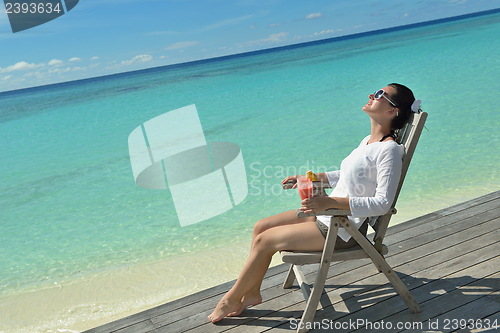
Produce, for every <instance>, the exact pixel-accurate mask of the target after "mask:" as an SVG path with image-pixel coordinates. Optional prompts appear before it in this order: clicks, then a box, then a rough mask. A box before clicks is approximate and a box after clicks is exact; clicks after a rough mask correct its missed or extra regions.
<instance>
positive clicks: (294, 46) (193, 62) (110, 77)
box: [0, 8, 500, 97]
mask: <svg viewBox="0 0 500 333" xmlns="http://www.w3.org/2000/svg"><path fill="white" fill-rule="evenodd" d="M495 13H500V8H495V9H488V10H484V11H480V12H474V13H469V14H462V15H457V16H451V17H446V18H440V19H434V20H430V21H424V22H418V23H410V24H405V25H400V26H395V27H390V28H382V29H376V30H371V31H365V32H358V33H354V34H349V35H342V36H336V37H330V38H325V39H319V40H314V41H308V42H302V43H295V44H288V45H282V46H277V47H271V48H264V49H260V50H254V51H248V52H242V53H235V54H230V55H224V56H217V57H213V58H208V59H198V60H191V61H186V62H180V63H174V64H169V65H162V66H156V67H149V68H143V69H136V70H132V71H127V72H120V73H114V74H106V75H101V76H94V77H89V78H83V79H76V80H70V81H63V82H57V83H49V84H44V85H40V86H33V87H26V88H20V89H14V90H5V91H0V97H2V95H8V94H12V93H14V94H17V93H24V92H28V91H30V90H39V89H40V90H43V89H50V88H52V87H54V86H59V85H71V84H77V83H82V82H85V81H94V80H97V79H101V80H102V79H104V80H113V79H117V78H119V77H126V76H134V75H143V74H149V73H154V72H160V71H165V70H169V69H175V68H180V67H191V66H196V65H201V64H205V63H211V62H219V61H226V60H231V59H236V58H245V57H250V56H254V55H258V54H266V53H273V52H279V51H283V50H293V49H298V48H303V47H308V46H312V45H320V44H328V43H333V42H338V41H342V40H350V39H357V38H363V37H367V36H374V35H380V34H384V33H388V32H393V31H403V30H409V29H415V28H420V27H424V26H431V25H436V24H441V23H446V22H454V21H460V20H464V19H468V18H473V17H478V16H486V15H491V14H495Z"/></svg>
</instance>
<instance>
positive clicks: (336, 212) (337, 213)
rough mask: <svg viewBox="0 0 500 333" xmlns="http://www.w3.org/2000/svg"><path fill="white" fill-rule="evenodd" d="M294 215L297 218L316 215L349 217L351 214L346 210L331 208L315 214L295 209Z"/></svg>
mask: <svg viewBox="0 0 500 333" xmlns="http://www.w3.org/2000/svg"><path fill="white" fill-rule="evenodd" d="M296 214H297V217H308V216H316V215H327V216H349V215H351V212H350V211H348V210H343V209H335V208H331V209H327V210H323V211H321V212H316V213H304V212H303V211H301V210H300V209H297V210H296Z"/></svg>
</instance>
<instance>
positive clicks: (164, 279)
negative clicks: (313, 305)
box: [0, 186, 498, 333]
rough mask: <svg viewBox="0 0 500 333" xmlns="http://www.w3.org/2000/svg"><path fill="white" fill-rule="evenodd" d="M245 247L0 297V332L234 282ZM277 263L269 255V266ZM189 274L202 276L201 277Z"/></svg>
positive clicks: (444, 202)
mask: <svg viewBox="0 0 500 333" xmlns="http://www.w3.org/2000/svg"><path fill="white" fill-rule="evenodd" d="M491 187H492V188H488V189H486V188H476V189H474V190H466V191H454V192H453V193H450V194H449V195H447V196H445V197H442V198H440V200H439V201H434V202H431V201H429V200H427V201H428V202H425V201H424V202H421V204H420V205H419V206H420V207H425V209H421V210H420V211H418V212H417V209H414V207H415V205H414V203H412V202H408V201H407V202H401V203H400V204H399V205H396V207H397V208H398V210H399V212H398V214H396V215H395V216H394V218H393V219H392V221H391V224H390V226H394V225H397V224H399V223H402V222H406V221H409V220H411V219H414V218H417V217H419V216H423V215H426V214H428V213H431V212H434V211H437V210H440V209H443V208H446V207H450V206H453V205H456V204H459V203H461V202H464V201H468V200H470V199H473V198H477V197H480V196H482V195H485V194H488V193H491V192H493V191H496V190H498V186H497V189H496V190H495V189H493V187H494V186H491ZM465 194H466V195H465ZM412 208H413V209H412ZM249 247H250V240H247V241H242V242H239V243H236V244H232V245H230V246H227V247H219V248H215V249H210V250H206V251H203V252H200V253H194V254H188V255H185V256H181V257H176V258H167V259H162V260H158V261H155V262H150V263H143V264H136V265H129V266H122V267H118V268H114V269H109V270H106V271H102V272H98V273H96V272H91V273H89V274H85V275H84V276H80V277H76V278H72V279H70V280H67V281H63V282H61V283H60V284H58V285H57V286H54V287H52V288H46V289H42V290H37V291H32V292H24V293H21V294H17V295H16V294H13V295H10V296H1V297H0V299H2V302H0V304H2V305H1V306H0V310H1V311H0V312H2V313H3V315H5V316H6V318H9V319H10V321H11V323H10V324H9V323H6V324H7V325H6V326H8V325H10V327H4V331H3V332H5V333H10V332H12V333H13V332H22V333H24V332H26V333H28V332H53V331H54V330H55V329H57V330H58V331H60V332H74V331H77V332H79V331H84V330H87V329H90V328H93V327H97V326H100V325H103V324H105V323H108V322H111V321H114V320H117V319H120V318H123V317H126V316H129V315H132V314H135V313H138V312H141V311H144V310H147V309H149V308H152V307H155V306H158V305H161V304H165V303H169V302H172V301H174V300H176V299H179V298H182V297H185V296H187V295H190V294H194V293H196V292H199V291H201V290H205V289H208V288H211V287H214V286H217V285H219V284H222V283H225V282H228V281H232V280H234V279H236V278H237V276H238V274H239V271H240V269H241V267H242V265H243V264H244V262H245V260H246V258H247V256H248V253H249ZM188 257H189V258H188ZM186 262H189V266H187V265H186ZM281 263H282V262H281V258H280V257H279V255H275V256H274V257H273V261H272V263H271V266H276V265H279V264H281ZM214 267H217V268H214ZM221 268H222V269H221ZM193 272H203V276H202V277H201V276H200V275H196V274H193ZM2 308H3V309H2ZM15 323H17V324H15Z"/></svg>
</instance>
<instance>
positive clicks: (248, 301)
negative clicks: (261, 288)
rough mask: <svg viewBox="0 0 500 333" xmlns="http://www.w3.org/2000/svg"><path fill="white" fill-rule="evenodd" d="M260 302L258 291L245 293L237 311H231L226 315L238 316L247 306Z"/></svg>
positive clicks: (260, 297)
mask: <svg viewBox="0 0 500 333" xmlns="http://www.w3.org/2000/svg"><path fill="white" fill-rule="evenodd" d="M261 302H262V296H261V295H260V293H259V294H257V295H245V296H243V298H242V299H241V307H240V309H239V310H238V311H235V312H231V313H230V314H228V315H227V316H228V317H235V316H239V315H240V314H241V313H242V312H243V310H245V309H246V308H247V307H249V306H252V305H257V304H260V303H261Z"/></svg>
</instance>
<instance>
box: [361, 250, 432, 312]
mask: <svg viewBox="0 0 500 333" xmlns="http://www.w3.org/2000/svg"><path fill="white" fill-rule="evenodd" d="M377 254H378V253H377ZM371 259H372V261H373V263H374V264H375V266H377V268H379V270H381V271H382V273H384V275H385V276H386V277H387V279H388V280H389V282H391V284H392V286H393V287H394V289H396V291H397V292H398V294H399V296H401V298H402V299H403V301H404V302H405V304H406V306H408V309H410V311H411V313H420V312H422V308H420V305H419V304H418V302H417V301H416V300H415V298H414V297H413V295H412V294H411V293H410V291H409V290H408V288H406V286H405V285H404V283H403V281H401V279H400V278H399V276H398V275H397V274H396V273H395V272H394V270H393V269H392V268H391V266H389V264H388V263H387V262H386V261H385V259H384V258H383V257H382V256H381V255H380V254H378V256H376V255H374V256H373V257H371Z"/></svg>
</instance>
